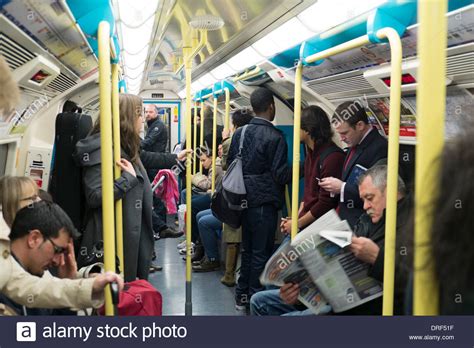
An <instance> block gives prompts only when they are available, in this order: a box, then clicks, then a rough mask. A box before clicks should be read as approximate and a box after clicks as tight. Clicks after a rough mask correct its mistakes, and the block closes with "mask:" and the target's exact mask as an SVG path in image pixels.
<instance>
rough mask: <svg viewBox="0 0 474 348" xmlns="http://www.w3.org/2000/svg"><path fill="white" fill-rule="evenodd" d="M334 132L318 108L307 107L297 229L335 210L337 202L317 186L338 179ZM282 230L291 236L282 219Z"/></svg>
mask: <svg viewBox="0 0 474 348" xmlns="http://www.w3.org/2000/svg"><path fill="white" fill-rule="evenodd" d="M332 137H333V131H332V129H331V124H330V123H329V119H328V116H327V115H326V113H325V112H324V110H323V109H321V108H320V107H318V106H309V107H307V108H305V109H303V111H302V113H301V142H302V143H303V144H304V145H305V147H306V158H305V161H304V193H303V201H302V202H301V204H300V208H299V210H298V229H303V228H305V227H306V226H308V225H310V224H311V223H312V222H314V221H315V220H316V219H318V218H319V217H320V216H322V215H324V214H325V213H327V212H328V211H329V210H331V209H335V208H336V207H337V204H338V199H337V197H335V196H334V195H333V196H332V197H331V195H330V193H329V192H328V191H326V190H324V189H323V188H322V187H320V186H319V180H320V179H322V178H327V177H334V178H340V177H341V173H342V164H343V162H344V152H343V151H342V150H341V149H340V148H339V147H338V146H337V145H336V144H334V142H333V141H332ZM280 227H281V230H282V232H283V233H285V234H289V233H290V232H291V219H290V218H286V219H285V218H283V219H282V222H281V226H280Z"/></svg>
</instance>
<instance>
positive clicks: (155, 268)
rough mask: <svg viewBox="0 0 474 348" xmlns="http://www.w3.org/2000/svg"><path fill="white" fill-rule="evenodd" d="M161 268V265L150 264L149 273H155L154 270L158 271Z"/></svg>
mask: <svg viewBox="0 0 474 348" xmlns="http://www.w3.org/2000/svg"><path fill="white" fill-rule="evenodd" d="M162 270H163V267H162V266H158V265H153V264H152V265H150V273H155V272H158V271H162Z"/></svg>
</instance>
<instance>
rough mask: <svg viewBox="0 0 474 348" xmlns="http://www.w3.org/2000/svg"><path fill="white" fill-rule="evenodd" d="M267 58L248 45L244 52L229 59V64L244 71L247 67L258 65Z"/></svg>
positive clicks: (237, 69) (236, 69)
mask: <svg viewBox="0 0 474 348" xmlns="http://www.w3.org/2000/svg"><path fill="white" fill-rule="evenodd" d="M263 60H265V58H264V57H262V56H261V55H260V54H259V53H258V52H257V51H256V50H255V49H254V48H252V47H247V48H246V49H244V50H243V51H242V52H240V53H238V54H237V55H235V56H233V57H232V58H230V59H229V60H228V61H227V64H228V65H229V66H230V67H231V68H232V69H234V70H235V71H242V70H244V69H245V68H248V67H250V66H253V65H256V64H257V63H260V62H261V61H263Z"/></svg>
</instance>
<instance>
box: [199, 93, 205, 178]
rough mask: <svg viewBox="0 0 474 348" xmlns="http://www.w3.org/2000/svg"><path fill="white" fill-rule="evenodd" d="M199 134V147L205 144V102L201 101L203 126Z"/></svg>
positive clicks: (200, 167)
mask: <svg viewBox="0 0 474 348" xmlns="http://www.w3.org/2000/svg"><path fill="white" fill-rule="evenodd" d="M200 131H201V132H200V134H199V147H201V148H202V147H203V146H204V102H203V101H201V127H200ZM199 171H200V172H201V173H202V163H201V161H199Z"/></svg>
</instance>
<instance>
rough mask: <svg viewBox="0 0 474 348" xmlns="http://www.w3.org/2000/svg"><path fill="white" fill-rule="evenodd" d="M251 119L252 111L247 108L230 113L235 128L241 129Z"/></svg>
mask: <svg viewBox="0 0 474 348" xmlns="http://www.w3.org/2000/svg"><path fill="white" fill-rule="evenodd" d="M252 118H253V112H252V110H250V109H248V108H243V109H238V110H235V111H234V112H233V113H232V124H233V125H234V127H235V128H239V127H243V126H245V125H246V124H248V123H249V122H250V121H251V120H252Z"/></svg>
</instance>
